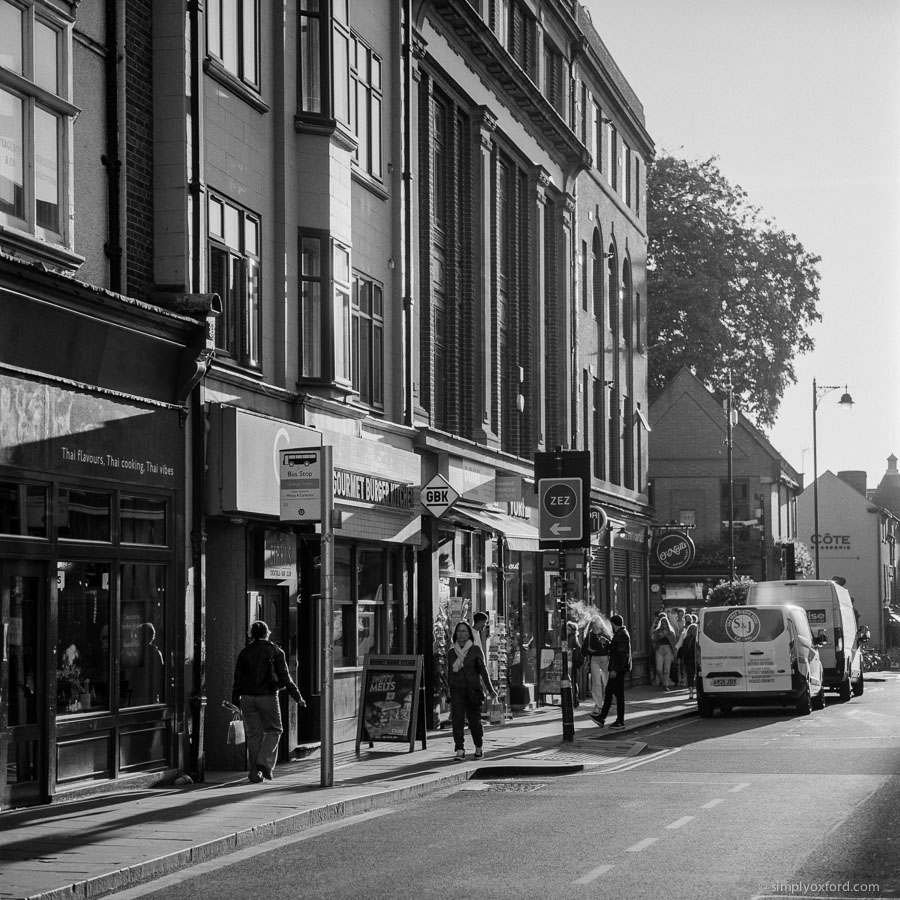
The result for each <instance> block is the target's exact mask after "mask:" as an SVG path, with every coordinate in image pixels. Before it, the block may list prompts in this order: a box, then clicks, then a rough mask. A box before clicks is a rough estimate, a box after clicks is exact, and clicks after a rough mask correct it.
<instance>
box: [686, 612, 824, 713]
mask: <svg viewBox="0 0 900 900" xmlns="http://www.w3.org/2000/svg"><path fill="white" fill-rule="evenodd" d="M820 641H821V638H819V637H813V634H812V632H811V631H810V628H809V623H808V622H807V620H806V613H805V612H804V611H803V610H802V609H800V607H798V606H713V607H710V608H709V609H701V610H700V625H699V630H698V632H697V710H698V712H699V713H700V715H701V716H711V715H712V714H713V712H714V711H715V708H716V706H718V707H719V708H720V709H721V710H722V711H723V712H726V713H727V712H730V711H731V710H732V708H733V707H735V706H794V707H796V709H797V712H798V713H800V714H801V715H808V714H809V713H810V712H811V710H813V709H822V707H823V706H824V705H825V687H824V684H823V681H822V663H821V661H820V659H819V653H818V650H817V649H816V648H817V645H818V643H819V642H820Z"/></svg>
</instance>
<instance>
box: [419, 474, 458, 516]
mask: <svg viewBox="0 0 900 900" xmlns="http://www.w3.org/2000/svg"><path fill="white" fill-rule="evenodd" d="M457 500H459V494H458V493H457V491H455V490H454V489H453V487H452V486H451V484H450V482H449V481H447V479H446V478H444V477H443V475H435V476H434V478H432V479H431V481H429V482H428V484H426V485H423V487H422V506H424V507H425V509H427V510H428V512H430V513H431V515H433V516H434V517H435V518H436V519H439V518H440V517H441V516H442V515H443V514H444V513H445V512H447V510H448V509H450V507H451V506H453V504H454V503H456V501H457Z"/></svg>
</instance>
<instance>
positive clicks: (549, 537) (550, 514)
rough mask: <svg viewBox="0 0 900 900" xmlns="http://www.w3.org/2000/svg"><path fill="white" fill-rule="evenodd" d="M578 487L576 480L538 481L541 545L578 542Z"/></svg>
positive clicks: (581, 512)
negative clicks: (551, 542)
mask: <svg viewBox="0 0 900 900" xmlns="http://www.w3.org/2000/svg"><path fill="white" fill-rule="evenodd" d="M581 491H582V483H581V479H580V478H541V479H540V481H538V496H539V498H540V504H539V506H538V513H539V515H538V524H539V530H540V539H541V540H542V541H579V542H580V541H581V537H582V533H583V531H582V519H583V509H582V497H581Z"/></svg>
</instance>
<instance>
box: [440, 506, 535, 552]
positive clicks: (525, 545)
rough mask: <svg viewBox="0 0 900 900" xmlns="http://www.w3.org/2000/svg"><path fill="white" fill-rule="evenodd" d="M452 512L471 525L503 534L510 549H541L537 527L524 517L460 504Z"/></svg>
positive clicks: (523, 550) (524, 550) (522, 550)
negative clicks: (519, 517) (524, 519)
mask: <svg viewBox="0 0 900 900" xmlns="http://www.w3.org/2000/svg"><path fill="white" fill-rule="evenodd" d="M450 514H451V515H452V516H453V517H454V518H456V519H459V520H461V521H463V522H467V523H468V524H470V525H475V526H476V527H478V528H485V529H487V530H488V531H493V532H495V533H498V534H501V535H502V536H503V537H504V539H505V540H506V546H507V547H509V549H510V550H518V551H521V552H524V553H529V552H531V551H537V550H540V549H541V546H540V543H539V537H538V530H537V528H535V527H534V526H533V525H529V524H528V522H525V521H523V520H522V519H516V518H514V517H513V516H508V515H506V513H502V512H499V511H495V510H492V509H491V510H487V509H471V508H469V507H460V506H456V507H454V508H453V509H452V511H451V513H450Z"/></svg>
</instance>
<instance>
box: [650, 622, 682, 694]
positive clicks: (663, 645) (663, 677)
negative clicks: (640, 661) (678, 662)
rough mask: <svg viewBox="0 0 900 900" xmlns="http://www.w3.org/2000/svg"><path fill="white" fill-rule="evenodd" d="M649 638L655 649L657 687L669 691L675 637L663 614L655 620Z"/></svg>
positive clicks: (673, 630) (670, 624)
mask: <svg viewBox="0 0 900 900" xmlns="http://www.w3.org/2000/svg"><path fill="white" fill-rule="evenodd" d="M650 637H651V639H652V640H653V645H654V647H655V648H656V653H655V656H656V674H657V675H658V677H659V685H660V687H661V688H662V689H663V690H664V691H667V690H669V677H670V675H671V673H672V663H673V662H674V660H675V641H676V637H675V629H674V628H673V627H672V623H671V622H670V621H669V617H668V616H667V615H666V614H665V613H662V614H661V615H660V616H659V618H658V619H657V620H656V625H655V626H654V628H653V631H652V632H651V635H650Z"/></svg>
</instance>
